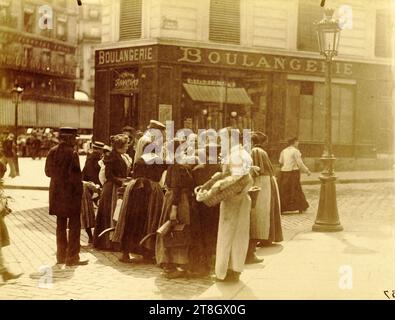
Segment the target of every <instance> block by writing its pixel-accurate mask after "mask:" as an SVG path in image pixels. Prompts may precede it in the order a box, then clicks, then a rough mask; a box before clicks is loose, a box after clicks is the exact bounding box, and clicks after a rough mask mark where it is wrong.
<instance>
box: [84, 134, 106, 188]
mask: <svg viewBox="0 0 395 320" xmlns="http://www.w3.org/2000/svg"><path fill="white" fill-rule="evenodd" d="M103 147H104V143H103V142H100V141H95V142H93V144H92V148H93V151H92V153H90V154H88V156H87V157H86V162H85V166H84V169H83V170H82V180H84V181H92V182H93V183H94V184H98V185H101V183H100V180H99V172H100V165H99V161H100V159H101V158H102V155H103Z"/></svg>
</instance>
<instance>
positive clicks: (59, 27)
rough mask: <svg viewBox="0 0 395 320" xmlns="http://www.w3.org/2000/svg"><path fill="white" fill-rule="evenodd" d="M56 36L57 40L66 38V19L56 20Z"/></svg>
mask: <svg viewBox="0 0 395 320" xmlns="http://www.w3.org/2000/svg"><path fill="white" fill-rule="evenodd" d="M56 38H57V39H58V40H62V41H66V40H67V20H66V19H65V18H58V20H57V22H56Z"/></svg>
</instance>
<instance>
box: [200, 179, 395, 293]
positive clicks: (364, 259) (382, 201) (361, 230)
mask: <svg viewBox="0 0 395 320" xmlns="http://www.w3.org/2000/svg"><path fill="white" fill-rule="evenodd" d="M373 185H374V184H364V185H362V184H360V185H356V184H355V185H350V186H351V188H349V187H348V185H347V186H346V185H342V186H340V187H339V194H338V207H339V215H340V219H341V223H342V225H343V227H344V231H342V232H337V233H319V232H312V231H311V224H310V225H308V224H305V229H304V230H302V231H299V233H298V234H297V235H296V236H294V237H293V239H292V240H291V241H286V242H283V243H282V244H281V245H276V246H274V247H271V248H266V249H260V250H258V252H257V254H258V255H259V256H261V257H264V258H265V261H264V262H263V264H259V265H254V266H247V267H246V270H245V271H244V272H243V274H242V276H241V278H240V279H241V281H240V282H239V283H237V284H224V283H216V284H215V285H213V286H211V287H210V288H209V289H208V290H207V291H205V292H204V293H203V294H202V295H200V296H199V299H241V300H242V299H264V300H265V299H384V300H388V297H387V296H386V295H385V294H384V291H385V290H389V292H390V293H391V294H392V292H393V291H392V290H394V288H395V268H394V266H395V216H394V214H393V212H394V209H395V206H394V204H395V202H394V200H395V194H394V184H393V183H380V184H376V185H375V188H376V189H375V190H373V189H371V188H369V187H368V186H373ZM369 189H370V190H369ZM376 192H377V193H376ZM283 220H284V219H283ZM391 294H390V296H391Z"/></svg>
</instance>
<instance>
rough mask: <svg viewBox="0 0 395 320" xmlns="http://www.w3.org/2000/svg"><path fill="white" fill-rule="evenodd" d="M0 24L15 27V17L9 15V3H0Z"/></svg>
mask: <svg viewBox="0 0 395 320" xmlns="http://www.w3.org/2000/svg"><path fill="white" fill-rule="evenodd" d="M0 25H1V26H7V27H11V28H15V27H16V26H17V19H16V17H15V16H12V15H11V11H10V5H9V4H0Z"/></svg>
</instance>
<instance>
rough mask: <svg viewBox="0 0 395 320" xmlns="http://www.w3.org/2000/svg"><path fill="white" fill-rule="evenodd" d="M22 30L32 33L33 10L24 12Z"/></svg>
mask: <svg viewBox="0 0 395 320" xmlns="http://www.w3.org/2000/svg"><path fill="white" fill-rule="evenodd" d="M23 30H24V31H25V32H33V31H34V10H29V11H24V14H23Z"/></svg>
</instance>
